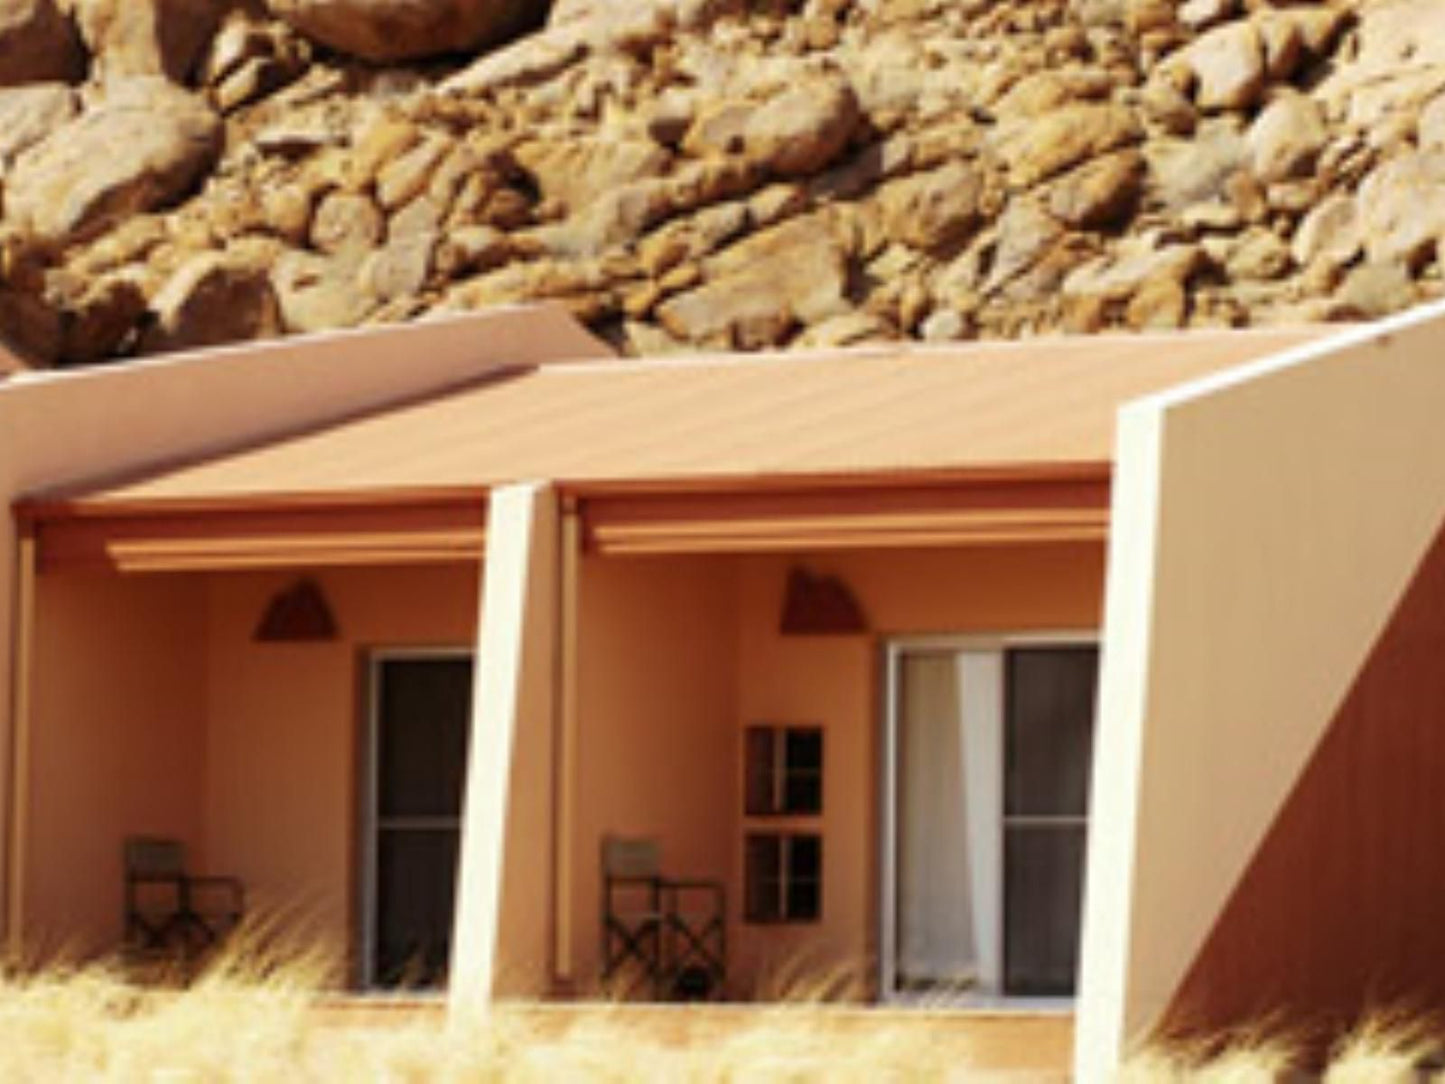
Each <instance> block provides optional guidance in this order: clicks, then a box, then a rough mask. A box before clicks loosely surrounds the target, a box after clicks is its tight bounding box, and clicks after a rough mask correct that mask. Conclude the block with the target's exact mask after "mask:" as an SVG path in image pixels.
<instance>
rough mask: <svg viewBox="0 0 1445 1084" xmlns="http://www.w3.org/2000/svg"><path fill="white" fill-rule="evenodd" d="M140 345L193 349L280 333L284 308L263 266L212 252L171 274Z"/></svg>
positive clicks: (144, 349)
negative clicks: (278, 301) (280, 304)
mask: <svg viewBox="0 0 1445 1084" xmlns="http://www.w3.org/2000/svg"><path fill="white" fill-rule="evenodd" d="M152 309H153V312H154V317H155V319H154V323H153V324H152V326H151V327H150V328H149V329H148V330H147V331H146V333H145V335H144V336H142V339H141V344H140V349H141V351H142V352H143V353H147V354H153V353H162V352H165V351H171V350H193V349H199V348H201V347H206V346H217V345H219V344H222V343H228V342H237V341H243V340H247V339H263V338H271V337H273V336H275V335H279V334H280V333H281V311H280V307H279V305H278V304H277V301H276V294H275V292H274V291H273V289H272V287H271V281H270V278H269V277H268V275H267V273H266V271H265V269H264V268H261V267H257V266H254V265H252V264H249V263H247V262H244V261H240V260H235V259H227V258H226V257H225V256H223V255H220V254H215V253H208V254H207V255H204V256H198V257H196V258H195V259H194V260H191V261H190V262H189V263H187V264H186V265H185V266H184V267H182V268H181V269H180V270H179V271H177V272H176V274H175V275H174V276H172V278H171V280H170V281H169V282H167V283H166V285H165V287H164V288H163V289H162V290H161V292H160V293H159V294H158V295H157V296H156V298H155V301H154V302H153V303H152Z"/></svg>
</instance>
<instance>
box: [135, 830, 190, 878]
mask: <svg viewBox="0 0 1445 1084" xmlns="http://www.w3.org/2000/svg"><path fill="white" fill-rule="evenodd" d="M185 871H186V845H185V844H184V843H182V842H181V841H180V840H178V839H164V838H161V837H158V836H128V837H126V841H125V874H126V876H127V877H179V876H180V875H181V874H183V873H185Z"/></svg>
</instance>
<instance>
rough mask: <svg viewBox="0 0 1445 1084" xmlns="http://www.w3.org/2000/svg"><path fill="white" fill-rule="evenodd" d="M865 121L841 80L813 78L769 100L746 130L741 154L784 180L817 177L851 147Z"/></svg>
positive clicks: (752, 117)
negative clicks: (814, 175)
mask: <svg viewBox="0 0 1445 1084" xmlns="http://www.w3.org/2000/svg"><path fill="white" fill-rule="evenodd" d="M860 120H862V113H861V112H860V110H859V108H858V99H857V98H856V97H855V96H854V94H853V88H852V87H850V86H849V85H848V83H847V82H846V81H844V80H842V79H840V78H815V79H809V80H805V81H804V82H802V83H801V84H799V85H798V86H795V87H792V88H791V89H789V90H786V91H784V92H783V93H782V94H779V95H777V96H776V97H774V98H772V99H770V100H769V101H768V102H766V103H764V104H763V105H762V106H760V107H759V108H758V109H757V110H755V111H754V112H753V113H752V114H751V115H750V116H749V117H748V118H747V121H746V123H745V125H744V127H743V150H744V152H745V153H746V154H747V155H748V156H749V157H750V158H752V159H753V161H755V162H757V163H758V164H759V165H760V166H762V167H763V168H764V169H767V170H769V171H770V172H772V173H774V174H777V175H780V176H783V177H797V176H803V175H806V174H809V173H816V172H817V171H818V170H821V169H822V168H823V167H825V166H827V165H828V164H829V163H830V162H832V161H833V160H834V159H835V158H837V157H838V155H839V154H840V153H841V152H842V150H843V148H845V147H846V146H847V145H848V140H849V138H850V137H851V136H852V135H853V132H854V130H855V129H856V128H857V127H858V123H859V121H860Z"/></svg>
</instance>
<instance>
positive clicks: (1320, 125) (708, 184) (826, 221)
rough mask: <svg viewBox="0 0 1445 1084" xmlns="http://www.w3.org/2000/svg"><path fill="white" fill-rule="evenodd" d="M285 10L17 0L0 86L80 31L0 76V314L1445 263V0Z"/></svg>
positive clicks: (818, 334)
mask: <svg viewBox="0 0 1445 1084" xmlns="http://www.w3.org/2000/svg"><path fill="white" fill-rule="evenodd" d="M213 4H214V5H218V6H219V8H220V9H221V17H220V22H219V26H217V25H216V15H217V10H218V9H217V7H215V6H212V5H213ZM272 4H273V8H274V10H275V11H277V12H283V13H284V14H285V15H286V17H287V19H288V20H290V21H284V20H282V19H279V18H276V17H274V16H272V15H270V14H268V9H267V6H266V0H244V2H232V0H134V2H131V0H0V83H3V81H4V80H5V79H6V78H11V77H16V76H14V68H13V66H12V68H11V69H9V71H10V74H9V75H6V74H5V72H6V69H5V67H4V65H5V63H12V64H13V61H14V58H15V57H16V56H19V55H20V54H19V53H17V52H15V51H14V49H13V48H12V47H11V45H9V44H7V43H13V42H14V41H16V40H20V38H21V37H23V36H24V35H26V34H29V35H32V39H31V40H34V41H39V40H41V37H43V34H41V31H40V30H37V29H36V28H37V27H40V28H41V29H43V28H44V27H46V26H49V27H50V31H47V33H49V32H53V31H55V30H56V28H57V27H58V28H59V30H60V31H61V33H58V34H53V35H52V36H53V40H52V41H51V42H50V44H48V45H47V46H46V48H45V49H44V50H42V51H41V52H33V51H32V52H28V53H25V54H24V56H25V64H26V65H29V67H27V68H26V70H25V71H24V72H23V73H22V74H21V76H18V78H23V79H24V80H26V81H27V82H25V84H24V85H22V86H19V87H15V88H8V89H3V90H0V248H3V249H4V250H5V251H6V252H9V253H11V254H12V255H11V256H6V257H4V262H3V266H0V276H3V282H0V326H3V328H4V331H5V334H6V335H7V336H8V338H9V339H11V340H17V339H23V340H24V342H25V343H26V344H27V348H28V349H31V350H32V351H35V352H37V353H39V354H42V355H43V356H45V357H53V358H58V359H64V360H69V361H92V360H98V359H100V358H102V357H106V356H111V355H114V354H121V355H124V354H127V353H134V352H136V351H138V350H147V349H162V348H170V345H169V344H172V343H186V342H192V343H196V342H201V341H210V340H211V339H212V338H215V337H216V336H221V337H225V336H234V337H242V338H244V337H251V336H255V335H262V334H269V333H270V332H271V331H272V330H276V329H279V330H280V331H283V332H288V333H289V332H296V331H312V330H320V329H323V328H332V327H345V326H351V325H354V324H357V323H361V322H365V321H371V320H395V319H410V318H414V317H418V316H420V315H422V314H425V313H427V312H432V311H439V310H453V309H459V308H462V309H464V308H470V307H476V306H482V305H490V304H498V303H502V302H506V301H515V300H526V299H551V300H555V301H557V302H560V303H561V304H563V305H565V306H567V307H568V308H569V309H570V310H571V311H573V312H574V313H576V314H577V315H578V316H579V317H580V318H582V319H584V320H585V321H587V322H588V323H589V324H590V325H591V326H592V327H593V329H594V330H595V331H597V332H598V333H599V334H601V335H603V336H606V337H608V338H609V339H610V340H611V341H614V342H617V343H619V344H623V345H624V346H629V347H630V348H633V349H648V350H657V351H672V350H679V349H698V348H704V347H717V346H729V347H741V348H753V347H762V346H793V345H806V344H816V343H844V342H853V341H859V340H861V339H878V338H905V337H913V338H918V337H922V338H928V339H936V340H947V339H954V338H958V337H970V336H979V337H998V336H1016V335H1022V334H1034V333H1042V332H1049V331H1054V330H1058V329H1070V330H1076V331H1092V330H1103V329H1110V328H1156V327H1175V326H1191V325H1196V324H1198V325H1217V324H1221V323H1231V324H1239V323H1248V322H1257V321H1258V322H1265V321H1272V320H1277V319H1298V318H1300V317H1301V316H1305V317H1307V318H1310V319H1318V318H1329V317H1346V316H1352V315H1358V314H1361V313H1383V312H1387V311H1394V309H1395V308H1398V307H1399V306H1400V305H1404V304H1409V303H1411V302H1412V301H1414V300H1415V299H1417V298H1424V297H1430V296H1434V295H1435V294H1437V293H1439V292H1440V290H1441V286H1440V283H1441V282H1442V281H1445V261H1442V252H1441V249H1442V243H1445V212H1440V211H1439V210H1438V208H1441V207H1445V167H1442V165H1441V163H1440V161H1439V159H1440V156H1441V154H1442V153H1445V104H1442V103H1445V46H1442V45H1441V44H1440V43H1441V42H1442V41H1445V0H1370V2H1369V3H1365V4H1357V3H1355V2H1354V0H1319V2H1316V3H1310V4H1288V5H1285V4H1276V3H1271V2H1268V0H1249V2H1241V0H1189V2H1188V3H1185V4H1179V3H1174V2H1171V0H1058V2H1053V0H1050V2H1039V3H1032V2H1031V3H1028V4H1022V5H1005V4H987V3H967V4H961V3H948V2H946V0H868V2H854V3H850V2H848V0H806V2H786V3H772V2H769V3H753V4H749V3H745V2H743V0H559V2H558V3H556V4H554V5H553V6H552V17H551V22H550V24H549V26H548V27H547V28H546V29H545V30H544V31H541V32H538V33H535V34H532V35H530V36H525V37H521V38H519V39H517V40H514V41H510V42H508V43H506V44H501V45H499V46H497V47H492V46H488V45H481V44H478V43H479V42H481V41H483V40H484V39H487V36H488V35H490V34H492V33H493V24H491V23H487V20H488V19H490V18H492V16H493V14H496V15H497V18H498V19H500V20H501V21H502V22H506V21H507V20H508V19H510V18H511V17H512V15H515V16H516V18H517V19H518V20H521V19H523V18H531V19H540V18H541V16H542V11H541V8H544V7H546V4H545V3H541V4H533V5H520V4H515V3H511V4H509V3H504V2H501V0H497V2H496V3H494V4H486V3H483V2H482V0H349V2H347V0H272ZM51 5H55V6H51ZM59 12H63V13H64V15H63V16H62V17H61V18H60V20H59V22H57V21H56V20H55V19H54V18H52V17H51V16H52V15H54V14H58V13H59ZM72 13H73V16H74V21H75V23H76V24H77V25H78V26H79V27H80V28H81V32H82V35H83V37H84V40H85V42H86V43H87V44H88V46H89V49H90V51H91V53H92V54H93V55H90V56H87V55H85V53H84V51H83V50H81V49H79V48H77V46H76V38H75V35H74V34H70V36H69V38H67V37H66V33H68V31H67V25H68V24H67V23H66V18H67V17H69V16H70V15H71V14H72ZM497 13H500V14H497ZM484 23H485V24H486V26H485V27H484V25H483V24H484ZM496 25H500V23H499V24H496ZM513 25H515V24H513ZM298 28H301V29H298ZM498 33H500V31H498ZM37 34H41V37H34V35H37ZM307 34H310V35H313V37H310V38H308V37H307V36H306V35H307ZM488 40H500V39H488ZM67 42H68V44H67ZM318 43H319V44H318ZM7 48H9V49H10V51H9V52H8V53H7V52H6V49H7ZM442 53H446V54H448V55H447V56H446V57H445V58H444V59H427V60H426V61H425V62H424V63H422V62H412V61H410V60H404V61H403V60H396V59H392V58H395V57H402V56H405V57H422V56H426V57H429V58H432V57H440V56H441V54H442ZM357 57H361V58H365V59H362V60H359V59H357ZM37 70H45V71H51V72H55V73H61V72H62V71H63V72H64V75H63V77H62V78H51V79H49V80H48V81H47V82H44V83H34V84H31V83H29V82H28V80H30V79H31V78H32V76H33V73H34V72H35V71H37ZM127 73H144V76H143V77H142V78H139V79H137V78H136V77H135V76H133V75H130V74H127ZM87 75H88V76H89V77H90V78H89V79H88V80H86V82H85V83H84V84H83V85H76V84H75V83H72V82H69V81H70V80H82V79H86V77H87ZM187 88H190V89H189V90H188V89H187ZM221 118H223V119H221ZM223 134H224V138H222V136H223ZM14 253H21V254H22V256H23V258H22V257H16V256H13V254H14ZM241 254H244V257H242V255H241ZM238 261H239V262H238ZM257 270H259V271H260V272H262V276H261V277H263V278H264V280H265V281H264V283H262V282H259V280H258V277H257V275H256V273H255V272H256V271H257ZM242 272H244V274H242ZM267 289H269V291H270V295H269V296H271V297H272V298H273V304H272V305H271V306H269V307H268V305H267V303H266V301H265V298H266V297H267V296H268V295H267ZM231 291H234V293H232V292H231ZM247 291H249V292H247ZM226 297H231V298H233V301H232V302H231V303H229V305H230V306H231V307H234V309H235V312H236V316H237V318H236V320H235V322H233V323H228V322H227V317H228V316H229V315H230V314H229V313H228V312H227V311H223V310H226V309H227V308H228V304H227V303H222V302H218V301H216V300H214V299H216V298H226ZM248 298H249V299H250V300H247V299H248ZM248 306H249V308H248ZM247 311H249V312H251V313H252V316H250V317H246V318H242V316H243V314H244V313H245V312H247ZM196 329H208V330H196Z"/></svg>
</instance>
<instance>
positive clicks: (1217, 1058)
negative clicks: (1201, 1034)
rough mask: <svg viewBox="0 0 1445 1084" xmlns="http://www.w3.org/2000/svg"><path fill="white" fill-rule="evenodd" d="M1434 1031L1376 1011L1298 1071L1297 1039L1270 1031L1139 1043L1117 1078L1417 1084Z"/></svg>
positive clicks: (1426, 1074)
mask: <svg viewBox="0 0 1445 1084" xmlns="http://www.w3.org/2000/svg"><path fill="white" fill-rule="evenodd" d="M1442 1039H1445V1036H1442V1032H1441V1030H1440V1029H1439V1028H1438V1027H1436V1026H1434V1025H1432V1024H1431V1023H1430V1022H1429V1021H1427V1020H1426V1019H1425V1018H1423V1017H1421V1016H1418V1015H1414V1014H1411V1013H1408V1012H1397V1011H1382V1012H1379V1013H1375V1014H1373V1015H1371V1016H1368V1017H1366V1018H1365V1020H1364V1021H1363V1022H1362V1023H1361V1024H1360V1025H1359V1026H1358V1027H1356V1028H1355V1029H1354V1030H1353V1031H1351V1032H1349V1033H1348V1034H1346V1035H1345V1036H1343V1037H1342V1038H1341V1039H1340V1040H1339V1041H1338V1042H1336V1043H1335V1044H1334V1046H1333V1047H1332V1048H1331V1050H1330V1052H1329V1057H1328V1063H1327V1064H1326V1065H1325V1067H1324V1069H1323V1071H1322V1072H1318V1073H1306V1072H1304V1071H1302V1070H1301V1069H1300V1068H1299V1067H1300V1066H1301V1064H1303V1062H1304V1060H1305V1059H1304V1058H1303V1057H1302V1055H1301V1050H1302V1044H1300V1043H1298V1042H1295V1041H1292V1040H1290V1039H1289V1038H1286V1037H1281V1035H1280V1034H1279V1033H1278V1032H1277V1031H1275V1030H1273V1029H1262V1030H1261V1031H1259V1032H1258V1033H1257V1034H1243V1035H1241V1036H1239V1037H1238V1038H1235V1039H1233V1040H1231V1041H1228V1042H1224V1043H1219V1042H1214V1043H1208V1044H1195V1045H1190V1044H1182V1045H1181V1044H1165V1045H1155V1046H1150V1047H1147V1048H1146V1049H1144V1050H1141V1051H1140V1052H1139V1053H1137V1054H1136V1055H1135V1056H1134V1057H1132V1058H1130V1060H1129V1062H1128V1063H1127V1065H1126V1066H1125V1071H1124V1074H1123V1082H1122V1084H1146V1082H1148V1084H1153V1082H1156V1081H1158V1082H1163V1084H1175V1082H1178V1084H1184V1082H1188V1084H1195V1082H1198V1084H1276V1082H1281V1081H1295V1080H1319V1081H1321V1084H1418V1082H1421V1081H1426V1080H1437V1079H1441V1078H1440V1077H1438V1076H1436V1075H1435V1069H1434V1067H1435V1066H1436V1065H1437V1064H1438V1061H1437V1060H1436V1059H1438V1057H1439V1055H1440V1051H1441V1050H1442V1048H1445V1041H1442Z"/></svg>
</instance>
